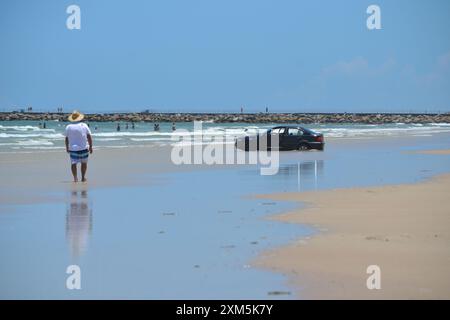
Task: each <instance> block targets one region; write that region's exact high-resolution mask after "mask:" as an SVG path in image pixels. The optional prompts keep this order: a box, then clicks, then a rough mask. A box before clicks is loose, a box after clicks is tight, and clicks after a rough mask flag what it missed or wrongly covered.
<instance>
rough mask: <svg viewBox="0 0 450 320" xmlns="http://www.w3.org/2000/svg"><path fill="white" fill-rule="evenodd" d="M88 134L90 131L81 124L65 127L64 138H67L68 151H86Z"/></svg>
mask: <svg viewBox="0 0 450 320" xmlns="http://www.w3.org/2000/svg"><path fill="white" fill-rule="evenodd" d="M88 134H91V130H90V129H89V127H88V126H87V125H86V124H85V123H83V122H78V123H71V124H69V125H67V127H66V133H65V136H66V137H67V138H69V150H70V151H80V150H86V149H88V148H89V143H88V140H87V135H88Z"/></svg>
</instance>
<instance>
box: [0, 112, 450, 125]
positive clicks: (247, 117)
mask: <svg viewBox="0 0 450 320" xmlns="http://www.w3.org/2000/svg"><path fill="white" fill-rule="evenodd" d="M69 114H70V113H63V112H17V111H12V112H0V121H26V120H30V121H61V122H67V117H68V116H69ZM85 119H86V121H88V122H89V121H92V122H120V121H122V122H192V121H205V122H214V123H235V122H243V123H280V124H282V123H304V124H312V123H320V124H336V123H339V124H392V123H406V124H411V123H417V124H424V123H450V113H440V114H437V113H345V112H341V113H307V112H305V113H262V112H261V113H154V112H150V111H146V112H129V113H86V118H85Z"/></svg>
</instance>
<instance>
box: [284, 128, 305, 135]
mask: <svg viewBox="0 0 450 320" xmlns="http://www.w3.org/2000/svg"><path fill="white" fill-rule="evenodd" d="M288 135H290V136H302V135H303V131H302V130H299V129H297V128H289V129H288Z"/></svg>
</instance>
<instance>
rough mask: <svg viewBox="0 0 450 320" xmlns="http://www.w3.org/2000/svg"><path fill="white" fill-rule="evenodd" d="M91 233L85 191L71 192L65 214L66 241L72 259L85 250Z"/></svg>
mask: <svg viewBox="0 0 450 320" xmlns="http://www.w3.org/2000/svg"><path fill="white" fill-rule="evenodd" d="M91 232H92V209H91V208H90V203H89V198H88V194H87V190H76V191H72V193H71V197H70V201H69V206H68V209H67V213H66V239H67V240H68V243H69V246H70V251H71V255H72V258H75V259H77V258H79V257H80V256H81V255H82V254H83V253H84V252H85V251H86V249H87V245H88V241H89V237H90V234H91Z"/></svg>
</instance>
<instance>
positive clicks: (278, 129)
mask: <svg viewBox="0 0 450 320" xmlns="http://www.w3.org/2000/svg"><path fill="white" fill-rule="evenodd" d="M283 133H284V128H275V129H272V134H283Z"/></svg>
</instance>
